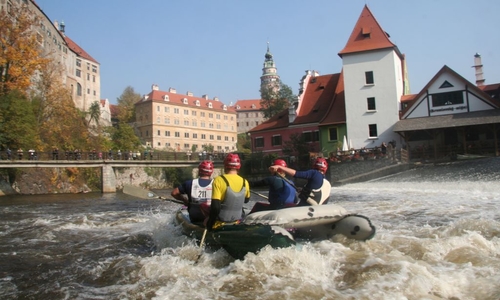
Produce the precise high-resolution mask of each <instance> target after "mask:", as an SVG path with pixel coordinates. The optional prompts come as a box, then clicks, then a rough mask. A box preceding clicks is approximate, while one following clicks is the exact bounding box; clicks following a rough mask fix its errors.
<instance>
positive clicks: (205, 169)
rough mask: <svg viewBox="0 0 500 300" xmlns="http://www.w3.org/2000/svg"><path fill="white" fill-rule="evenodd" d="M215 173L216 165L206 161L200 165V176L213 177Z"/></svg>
mask: <svg viewBox="0 0 500 300" xmlns="http://www.w3.org/2000/svg"><path fill="white" fill-rule="evenodd" d="M213 172H214V163H213V162H211V161H209V160H204V161H202V162H201V163H200V164H199V165H198V175H199V176H212V173H213Z"/></svg>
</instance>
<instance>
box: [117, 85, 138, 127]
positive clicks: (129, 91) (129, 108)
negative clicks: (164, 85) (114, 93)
mask: <svg viewBox="0 0 500 300" xmlns="http://www.w3.org/2000/svg"><path fill="white" fill-rule="evenodd" d="M139 100H141V95H140V94H138V93H136V92H135V91H134V88H133V87H131V86H127V87H126V88H125V90H124V91H123V93H122V94H121V96H120V97H118V99H117V101H118V117H117V118H118V122H120V123H130V122H134V121H135V103H137V102H138V101H139Z"/></svg>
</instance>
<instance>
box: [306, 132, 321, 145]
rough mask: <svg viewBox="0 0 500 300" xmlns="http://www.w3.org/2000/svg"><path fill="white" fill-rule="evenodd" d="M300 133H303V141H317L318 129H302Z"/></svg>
mask: <svg viewBox="0 0 500 300" xmlns="http://www.w3.org/2000/svg"><path fill="white" fill-rule="evenodd" d="M302 135H303V137H304V141H305V142H306V143H310V142H317V141H319V131H318V130H316V131H304V132H303V133H302Z"/></svg>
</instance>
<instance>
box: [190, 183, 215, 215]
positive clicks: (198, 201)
mask: <svg viewBox="0 0 500 300" xmlns="http://www.w3.org/2000/svg"><path fill="white" fill-rule="evenodd" d="M212 182H213V179H212V180H211V181H210V183H209V184H207V186H201V185H200V180H199V178H196V179H193V181H192V183H191V202H190V203H189V217H190V219H191V221H196V220H203V219H204V218H205V216H204V215H203V213H202V210H201V205H202V204H204V205H207V206H210V203H211V202H212Z"/></svg>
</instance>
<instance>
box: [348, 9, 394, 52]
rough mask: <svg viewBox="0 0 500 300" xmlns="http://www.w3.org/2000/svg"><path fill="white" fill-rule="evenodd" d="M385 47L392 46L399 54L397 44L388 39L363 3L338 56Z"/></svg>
mask: <svg viewBox="0 0 500 300" xmlns="http://www.w3.org/2000/svg"><path fill="white" fill-rule="evenodd" d="M386 48H394V49H395V50H396V52H397V53H398V54H399V55H400V56H401V53H399V50H398V49H397V46H396V45H395V44H393V43H392V42H391V41H390V40H389V35H388V34H387V33H386V32H385V31H384V30H383V29H382V27H381V26H380V25H379V23H378V22H377V20H376V19H375V17H374V16H373V14H372V12H371V11H370V9H369V8H368V6H367V5H365V7H364V8H363V11H362V12H361V15H360V16H359V19H358V22H357V23H356V26H354V29H353V31H352V33H351V36H350V37H349V40H348V41H347V44H346V45H345V47H344V49H342V50H341V51H340V52H339V56H340V57H342V55H344V54H348V53H356V52H362V51H370V50H379V49H386Z"/></svg>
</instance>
